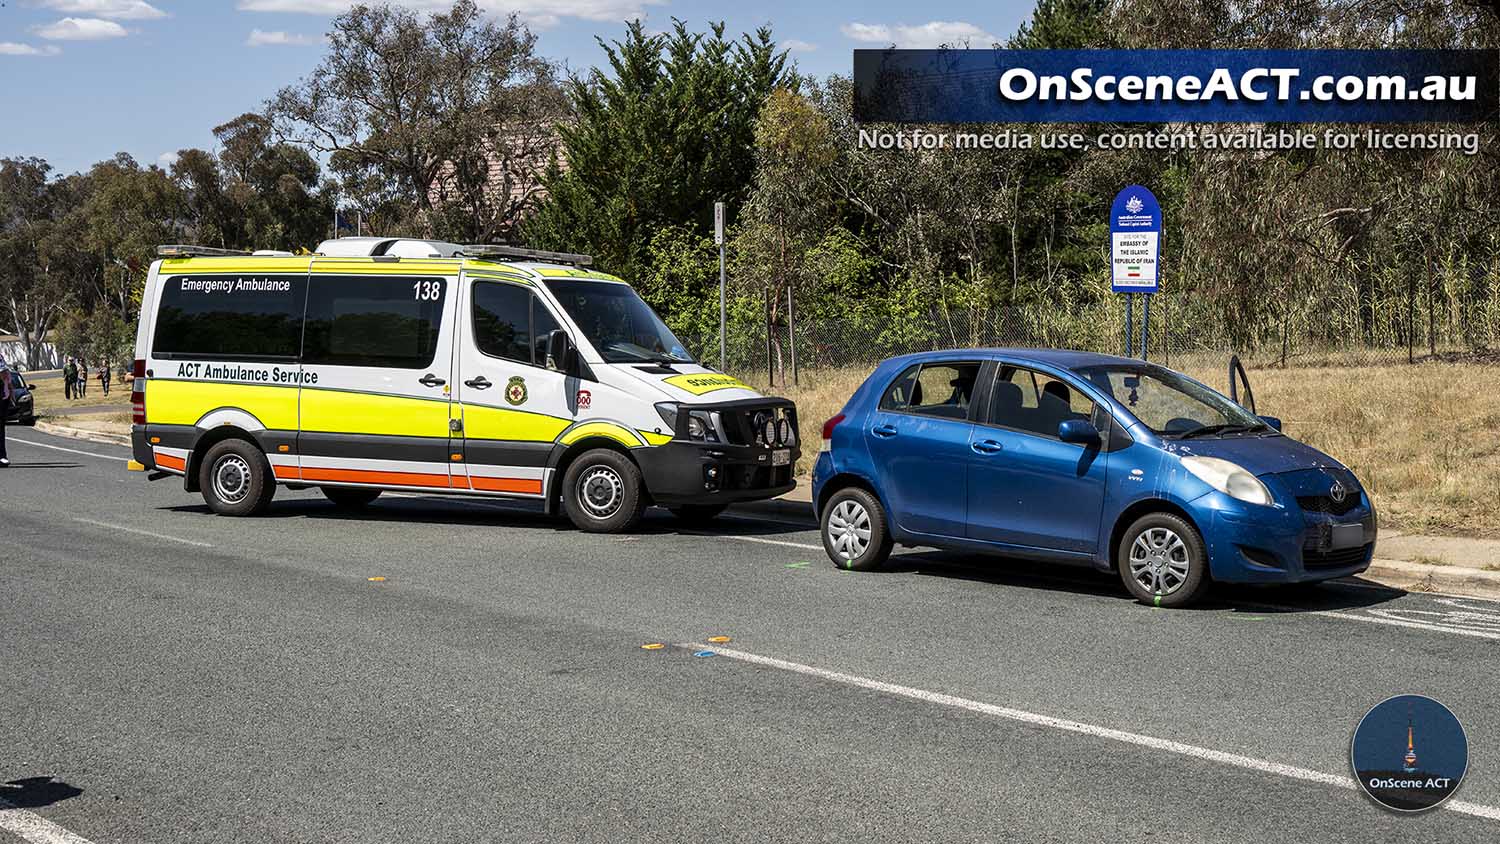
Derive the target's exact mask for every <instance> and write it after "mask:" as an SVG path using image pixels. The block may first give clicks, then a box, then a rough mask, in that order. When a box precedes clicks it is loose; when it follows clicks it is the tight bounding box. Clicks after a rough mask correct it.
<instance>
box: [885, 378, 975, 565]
mask: <svg viewBox="0 0 1500 844" xmlns="http://www.w3.org/2000/svg"><path fill="white" fill-rule="evenodd" d="M982 368H983V365H982V364H981V362H979V361H977V360H975V361H934V362H930V363H924V364H918V365H914V366H912V367H910V368H908V369H907V370H906V371H904V372H902V373H901V375H899V376H897V378H896V380H895V381H893V382H892V383H891V384H890V386H888V387H887V388H886V391H885V393H884V395H882V397H881V400H880V403H879V404H878V405H877V406H876V409H875V412H873V413H871V414H870V418H869V421H868V424H867V427H866V430H865V440H866V442H867V444H868V447H869V450H870V457H871V460H872V463H873V465H874V467H875V472H876V474H877V477H878V485H879V487H880V491H881V493H882V494H883V495H884V496H885V499H886V503H887V504H888V505H889V506H890V508H891V515H892V517H893V518H894V519H895V520H896V524H897V525H899V526H900V527H901V528H902V529H903V530H906V531H908V532H911V533H917V534H925V535H929V536H947V537H960V538H961V537H963V536H964V508H965V499H964V497H965V492H966V491H965V485H964V475H965V472H966V465H967V462H968V461H967V457H966V455H967V453H968V449H969V441H970V439H971V434H972V431H973V428H974V424H973V422H972V421H971V420H970V412H971V409H972V407H971V405H972V401H971V400H972V398H973V395H974V387H975V385H976V384H978V383H979V374H980V370H981V369H982Z"/></svg>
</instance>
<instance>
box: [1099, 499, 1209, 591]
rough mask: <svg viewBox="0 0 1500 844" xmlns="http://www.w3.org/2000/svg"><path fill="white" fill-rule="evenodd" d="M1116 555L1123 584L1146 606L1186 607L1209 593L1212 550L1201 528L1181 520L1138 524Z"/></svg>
mask: <svg viewBox="0 0 1500 844" xmlns="http://www.w3.org/2000/svg"><path fill="white" fill-rule="evenodd" d="M1115 553H1116V556H1117V557H1118V561H1117V568H1118V569H1119V572H1120V579H1121V580H1123V581H1124V582H1125V588H1126V589H1129V590H1130V594H1132V595H1134V596H1135V597H1136V598H1137V599H1138V600H1140V601H1141V602H1142V603H1147V604H1152V605H1154V606H1158V607H1174V608H1175V607H1185V606H1188V605H1189V604H1191V603H1193V602H1194V601H1196V600H1198V599H1199V598H1200V597H1202V596H1203V593H1204V592H1205V591H1207V588H1208V584H1209V577H1208V551H1207V549H1206V548H1205V547H1204V545H1203V537H1201V536H1199V535H1198V529H1197V528H1195V527H1193V526H1192V525H1191V524H1190V523H1188V521H1187V520H1186V519H1184V518H1182V517H1181V516H1177V515H1174V514H1172V513H1151V514H1148V515H1145V516H1142V517H1141V518H1139V519H1136V521H1135V523H1134V524H1132V525H1131V526H1130V528H1129V529H1128V530H1126V531H1125V536H1124V537H1123V538H1122V539H1121V540H1120V547H1119V548H1118V549H1117V550H1116V552H1115Z"/></svg>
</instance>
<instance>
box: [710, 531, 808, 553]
mask: <svg viewBox="0 0 1500 844" xmlns="http://www.w3.org/2000/svg"><path fill="white" fill-rule="evenodd" d="M683 533H684V534H686V535H688V536H706V537H709V538H710V539H733V540H735V541H736V542H759V543H760V544H762V545H783V546H786V547H787V548H802V549H805V550H809V551H817V550H819V549H820V548H821V546H818V545H808V544H806V543H804V542H787V541H786V540H784V539H762V538H761V537H759V536H730V535H729V534H727V533H698V532H697V531H686V530H685V531H683Z"/></svg>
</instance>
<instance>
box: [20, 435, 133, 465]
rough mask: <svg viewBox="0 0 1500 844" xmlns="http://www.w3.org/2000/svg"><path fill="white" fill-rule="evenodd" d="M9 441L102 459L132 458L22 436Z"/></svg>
mask: <svg viewBox="0 0 1500 844" xmlns="http://www.w3.org/2000/svg"><path fill="white" fill-rule="evenodd" d="M8 442H13V443H25V444H26V445H34V446H36V447H37V448H50V449H52V450H53V451H66V452H67V453H69V454H82V455H84V456H85V457H98V458H99V459H101V460H129V459H130V458H128V457H121V456H119V455H118V454H98V453H95V452H92V451H79V450H78V449H76V448H63V447H62V446H60V445H48V444H46V443H39V442H36V441H34V440H23V439H21V438H20V437H11V438H10V439H9V440H8Z"/></svg>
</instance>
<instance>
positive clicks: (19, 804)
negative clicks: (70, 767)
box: [0, 777, 83, 809]
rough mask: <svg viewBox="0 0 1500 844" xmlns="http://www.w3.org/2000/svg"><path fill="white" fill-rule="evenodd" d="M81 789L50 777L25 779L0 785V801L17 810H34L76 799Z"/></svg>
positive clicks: (81, 791)
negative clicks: (71, 798) (70, 798)
mask: <svg viewBox="0 0 1500 844" xmlns="http://www.w3.org/2000/svg"><path fill="white" fill-rule="evenodd" d="M82 793H83V789H81V788H78V787H77V786H72V785H68V784H67V783H65V782H63V781H62V780H56V779H53V778H52V777H27V778H25V779H19V780H11V781H10V782H8V783H5V784H4V785H0V801H3V802H5V803H8V804H10V805H11V806H14V807H15V808H17V809H36V808H39V807H41V806H50V805H52V804H53V803H60V802H62V801H64V800H67V799H68V798H69V797H77V796H78V795H80V794H82Z"/></svg>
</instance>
